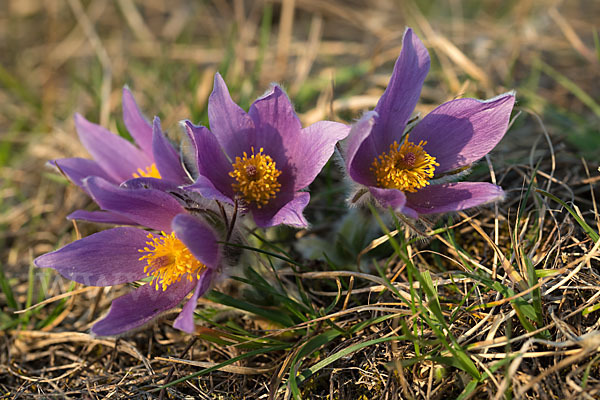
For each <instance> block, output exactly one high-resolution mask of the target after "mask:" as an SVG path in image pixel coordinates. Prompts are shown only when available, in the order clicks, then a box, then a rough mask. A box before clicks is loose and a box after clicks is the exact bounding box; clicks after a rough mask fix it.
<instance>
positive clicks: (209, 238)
mask: <svg viewBox="0 0 600 400" xmlns="http://www.w3.org/2000/svg"><path fill="white" fill-rule="evenodd" d="M171 228H172V229H173V232H175V235H176V236H177V238H178V239H179V240H181V241H182V242H183V244H185V246H186V247H187V248H188V250H189V251H190V252H191V253H192V254H193V255H194V257H196V259H197V260H198V261H200V262H201V263H202V264H204V265H206V266H207V267H208V268H211V269H214V268H216V267H217V266H218V264H219V244H218V243H217V240H218V239H217V235H216V234H215V232H214V231H213V230H212V228H210V227H209V226H208V225H206V224H205V223H203V222H201V221H200V220H199V219H198V218H196V217H193V216H191V215H189V214H179V215H177V216H176V217H175V218H173V222H172V224H171Z"/></svg>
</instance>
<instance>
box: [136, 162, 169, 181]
mask: <svg viewBox="0 0 600 400" xmlns="http://www.w3.org/2000/svg"><path fill="white" fill-rule="evenodd" d="M133 177H134V178H158V179H162V177H161V176H160V172H158V168H156V164H155V163H152V164H151V165H149V166H147V167H146V170H145V171H144V170H143V169H141V168H138V169H137V172H134V173H133Z"/></svg>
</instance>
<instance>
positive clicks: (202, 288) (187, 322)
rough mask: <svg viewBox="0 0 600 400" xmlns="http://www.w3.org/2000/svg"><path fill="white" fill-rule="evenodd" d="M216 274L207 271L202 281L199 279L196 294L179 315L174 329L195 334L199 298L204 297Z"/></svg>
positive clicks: (201, 277)
mask: <svg viewBox="0 0 600 400" xmlns="http://www.w3.org/2000/svg"><path fill="white" fill-rule="evenodd" d="M214 273H215V272H213V270H211V269H207V270H206V271H204V273H203V274H202V276H200V279H198V283H197V284H196V289H195V290H194V294H192V297H190V299H189V300H188V302H187V303H185V305H184V306H183V310H181V312H180V313H179V315H178V316H177V318H176V319H175V322H173V327H174V328H176V329H180V330H182V331H184V332H187V333H194V332H195V330H196V325H195V324H194V310H195V309H196V304H197V303H198V297H200V296H202V295H203V294H204V293H206V291H207V290H208V288H210V285H211V284H212V277H213V275H214Z"/></svg>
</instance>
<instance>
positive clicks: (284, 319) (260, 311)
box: [205, 290, 295, 327]
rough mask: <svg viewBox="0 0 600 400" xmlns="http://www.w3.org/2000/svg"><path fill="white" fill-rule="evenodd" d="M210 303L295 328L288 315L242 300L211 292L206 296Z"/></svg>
mask: <svg viewBox="0 0 600 400" xmlns="http://www.w3.org/2000/svg"><path fill="white" fill-rule="evenodd" d="M205 297H206V298H207V299H209V300H210V301H214V302H215V303H219V304H223V305H226V306H229V307H233V308H237V309H240V310H245V311H248V312H251V313H252V314H255V315H258V316H260V317H263V318H265V319H266V320H268V321H272V322H276V323H278V324H280V325H282V326H285V327H290V326H294V325H295V322H294V321H293V320H292V319H291V318H290V317H289V316H288V315H287V314H282V313H280V312H274V311H273V310H266V309H264V308H261V307H258V306H256V305H254V304H250V303H247V302H245V301H242V300H238V299H234V298H233V297H230V296H228V295H226V294H224V293H220V292H216V291H214V290H211V291H210V292H209V293H208V294H207V295H206V296H205Z"/></svg>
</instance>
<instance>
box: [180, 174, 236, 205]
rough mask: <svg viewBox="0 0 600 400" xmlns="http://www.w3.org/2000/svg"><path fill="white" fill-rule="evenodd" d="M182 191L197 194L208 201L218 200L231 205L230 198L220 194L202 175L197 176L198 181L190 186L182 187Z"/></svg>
mask: <svg viewBox="0 0 600 400" xmlns="http://www.w3.org/2000/svg"><path fill="white" fill-rule="evenodd" d="M184 189H185V190H189V191H192V192H195V193H199V194H200V195H201V196H202V197H204V198H207V199H210V200H219V201H223V202H225V203H228V204H233V200H232V198H231V197H229V196H225V195H224V194H223V193H221V192H220V191H219V190H218V189H217V188H215V185H213V183H212V182H211V181H210V180H209V179H208V178H205V177H203V176H202V175H200V176H198V179H196V182H194V183H193V184H192V185H189V186H184Z"/></svg>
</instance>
